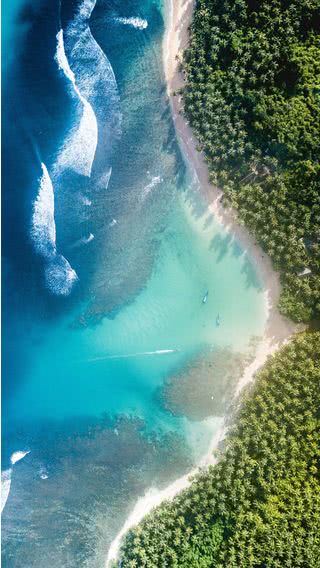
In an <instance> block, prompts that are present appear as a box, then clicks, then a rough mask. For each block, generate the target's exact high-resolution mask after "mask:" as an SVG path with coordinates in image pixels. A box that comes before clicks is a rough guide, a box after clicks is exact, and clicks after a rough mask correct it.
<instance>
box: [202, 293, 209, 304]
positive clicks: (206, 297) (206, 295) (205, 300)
mask: <svg viewBox="0 0 320 568" xmlns="http://www.w3.org/2000/svg"><path fill="white" fill-rule="evenodd" d="M208 294H209V291H208V290H207V291H206V293H205V295H204V296H203V298H202V303H203V304H205V303H206V302H207V299H208Z"/></svg>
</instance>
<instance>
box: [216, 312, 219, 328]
mask: <svg viewBox="0 0 320 568" xmlns="http://www.w3.org/2000/svg"><path fill="white" fill-rule="evenodd" d="M219 325H220V315H219V314H218V315H217V317H216V326H217V327H219Z"/></svg>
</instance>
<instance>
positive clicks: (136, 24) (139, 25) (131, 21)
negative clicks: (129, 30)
mask: <svg viewBox="0 0 320 568" xmlns="http://www.w3.org/2000/svg"><path fill="white" fill-rule="evenodd" d="M114 21H115V22H118V23H119V24H123V25H125V26H131V27H133V28H136V29H137V30H144V29H146V28H147V27H148V22H147V20H144V19H142V18H135V17H131V18H120V17H119V18H114Z"/></svg>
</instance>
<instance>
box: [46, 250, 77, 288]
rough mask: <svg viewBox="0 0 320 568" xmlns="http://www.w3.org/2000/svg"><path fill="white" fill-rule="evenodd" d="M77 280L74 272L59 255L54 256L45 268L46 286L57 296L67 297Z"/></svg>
mask: <svg viewBox="0 0 320 568" xmlns="http://www.w3.org/2000/svg"><path fill="white" fill-rule="evenodd" d="M77 280H78V276H77V273H76V271H75V270H74V269H73V268H72V267H71V266H70V264H69V262H68V261H67V259H66V258H65V257H64V256H62V255H61V254H58V255H56V256H55V257H54V259H53V260H52V261H51V262H50V263H49V264H48V265H47V266H46V268H45V281H46V285H47V287H48V288H49V290H50V291H51V292H52V293H53V294H56V295H57V296H68V295H69V294H70V292H71V290H72V287H73V285H74V283H75V282H76V281H77Z"/></svg>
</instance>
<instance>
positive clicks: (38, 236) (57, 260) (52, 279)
mask: <svg viewBox="0 0 320 568" xmlns="http://www.w3.org/2000/svg"><path fill="white" fill-rule="evenodd" d="M41 168H42V176H41V178H40V182H39V192H38V195H37V198H36V200H35V202H34V205H33V215H32V221H31V238H32V240H33V243H34V248H35V250H36V252H37V253H38V254H40V255H41V256H42V257H43V258H44V259H45V260H46V261H47V265H46V267H45V281H46V285H47V287H48V288H49V290H50V291H51V292H52V293H53V294H57V295H63V296H66V295H68V294H70V292H71V289H72V286H73V284H74V282H75V281H76V280H77V279H78V277H77V274H76V272H75V270H73V268H72V267H71V266H70V264H69V262H68V261H67V260H66V259H65V258H64V257H63V256H62V255H60V254H57V247H56V225H55V220H54V190H53V185H52V181H51V178H50V175H49V172H48V170H47V167H46V165H45V164H44V163H41ZM20 453H23V452H20ZM24 455H25V454H24ZM21 457H24V456H21ZM21 457H18V459H21ZM16 461H17V460H16ZM12 463H15V462H12Z"/></svg>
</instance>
